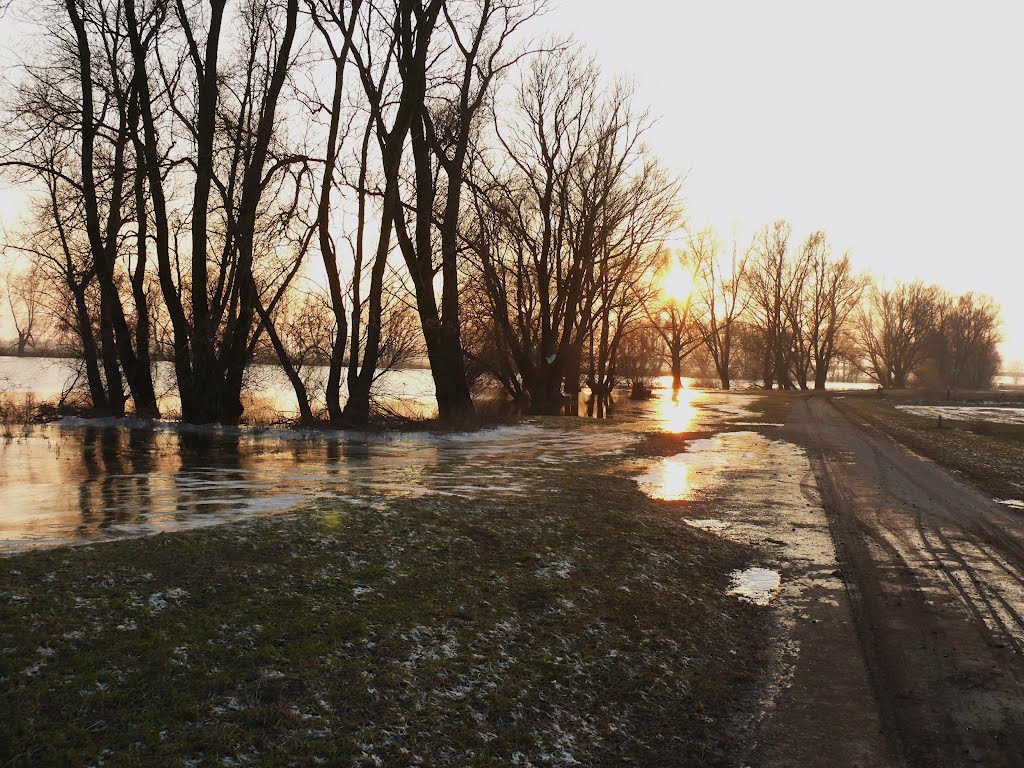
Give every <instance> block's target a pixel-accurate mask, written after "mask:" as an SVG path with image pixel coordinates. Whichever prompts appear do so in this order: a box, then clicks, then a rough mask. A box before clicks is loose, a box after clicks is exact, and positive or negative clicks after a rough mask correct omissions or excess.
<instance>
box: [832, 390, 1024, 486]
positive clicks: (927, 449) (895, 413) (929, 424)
mask: <svg viewBox="0 0 1024 768" xmlns="http://www.w3.org/2000/svg"><path fill="white" fill-rule="evenodd" d="M990 397H991V395H990ZM839 404H840V405H841V407H843V408H845V409H848V411H849V412H851V413H852V414H854V415H855V416H858V417H860V418H862V419H864V420H865V421H867V422H868V423H869V424H872V425H873V426H875V427H876V428H878V429H880V430H882V431H883V432H885V433H886V434H888V435H889V436H890V437H892V438H893V439H895V440H897V441H898V442H900V443H902V444H903V445H906V446H907V447H908V448H910V449H911V450H913V451H916V452H917V453H920V454H921V455H923V456H927V457H928V458H930V459H932V460H933V461H935V462H937V463H939V464H942V465H943V466H945V467H949V468H950V469H954V470H956V471H958V472H961V473H963V474H964V475H965V476H967V477H968V478H970V479H971V480H972V481H974V482H975V483H977V484H978V485H979V486H980V487H981V488H983V489H984V490H985V491H987V492H989V493H991V494H992V495H993V496H995V497H996V498H1000V499H1019V498H1022V496H1024V425H1020V424H995V423H992V422H984V421H954V420H950V419H943V420H942V423H941V426H940V424H939V421H938V419H935V418H929V417H925V416H919V415H916V414H913V413H908V412H907V411H905V410H902V409H900V408H898V407H897V406H899V405H936V404H946V405H949V404H953V405H956V403H947V402H945V401H943V400H936V399H934V398H931V399H929V398H927V397H922V396H921V395H919V394H916V393H912V392H910V393H903V394H900V395H897V396H887V397H885V398H880V397H878V396H877V395H875V394H863V395H861V394H856V395H847V396H845V397H844V398H843V400H841V401H839Z"/></svg>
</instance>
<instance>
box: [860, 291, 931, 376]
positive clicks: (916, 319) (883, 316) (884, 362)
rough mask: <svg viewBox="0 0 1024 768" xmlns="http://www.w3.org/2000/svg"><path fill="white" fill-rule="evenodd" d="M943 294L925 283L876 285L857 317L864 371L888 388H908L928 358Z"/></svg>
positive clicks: (861, 363)
mask: <svg viewBox="0 0 1024 768" xmlns="http://www.w3.org/2000/svg"><path fill="white" fill-rule="evenodd" d="M940 295H941V293H940V291H939V290H938V289H937V288H935V287H934V286H926V285H925V284H924V283H921V282H912V283H898V284H897V285H896V286H895V287H894V288H889V289H882V288H879V287H878V286H872V287H871V288H870V289H869V290H868V291H867V300H866V302H864V304H863V305H862V307H861V309H860V312H859V314H858V316H857V338H858V346H859V351H860V355H861V358H862V359H861V361H860V366H861V369H862V370H863V371H864V372H865V373H867V374H868V375H869V376H871V377H872V378H874V379H875V380H876V381H877V382H878V383H879V384H880V385H881V386H883V387H885V388H887V389H888V388H891V387H895V388H897V389H905V388H906V387H907V385H908V384H909V382H910V381H911V379H912V378H913V377H914V376H915V375H916V374H917V373H918V372H919V371H920V369H921V366H922V364H923V363H924V361H925V360H926V359H927V357H928V354H929V350H928V342H929V340H930V338H931V334H932V333H933V331H934V329H935V325H936V319H937V318H936V312H937V303H938V301H939V298H940Z"/></svg>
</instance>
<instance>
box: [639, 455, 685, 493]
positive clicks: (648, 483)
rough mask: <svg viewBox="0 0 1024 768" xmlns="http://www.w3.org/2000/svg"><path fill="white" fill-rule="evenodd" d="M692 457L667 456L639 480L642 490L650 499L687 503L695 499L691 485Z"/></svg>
mask: <svg viewBox="0 0 1024 768" xmlns="http://www.w3.org/2000/svg"><path fill="white" fill-rule="evenodd" d="M689 459H690V456H689V455H687V454H685V453H680V454H677V455H675V456H666V457H665V458H663V459H661V460H660V461H659V462H658V463H656V464H655V465H654V466H653V467H651V469H650V470H649V471H647V472H646V473H645V474H643V475H641V476H640V477H638V478H637V483H638V484H639V485H640V488H641V489H642V490H643V491H644V492H645V493H646V494H647V495H648V496H650V497H652V498H655V499H663V500H664V501H686V500H688V499H690V498H692V497H693V490H694V488H693V486H692V485H691V483H690V464H689Z"/></svg>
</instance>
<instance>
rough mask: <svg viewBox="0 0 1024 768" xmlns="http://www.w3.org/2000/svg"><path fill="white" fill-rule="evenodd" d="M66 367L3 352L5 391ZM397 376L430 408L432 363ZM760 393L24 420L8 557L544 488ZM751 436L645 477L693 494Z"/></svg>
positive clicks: (7, 526)
mask: <svg viewBox="0 0 1024 768" xmlns="http://www.w3.org/2000/svg"><path fill="white" fill-rule="evenodd" d="M69 365H70V364H69V363H68V362H67V361H59V360H58V361H54V360H45V359H21V360H19V359H16V358H0V391H8V392H11V391H15V392H18V391H21V392H25V391H30V392H32V393H33V394H35V395H36V396H37V397H38V398H39V399H46V398H47V397H53V396H55V395H57V394H59V392H60V391H61V390H62V389H63V388H64V387H65V386H66V379H67V376H68V372H69ZM254 368H255V370H254V371H253V373H252V374H251V376H250V386H251V387H252V388H253V389H252V391H253V393H254V394H258V395H260V396H262V397H264V398H265V399H267V400H268V401H269V402H270V403H271V405H272V407H274V408H277V409H279V410H281V411H285V412H286V411H287V409H288V402H289V401H288V398H289V397H290V396H291V395H290V388H289V387H288V386H287V382H286V381H283V380H281V381H278V380H276V379H275V378H274V377H275V376H278V375H279V372H278V373H275V371H274V370H273V369H270V368H267V367H260V366H256V367H254ZM169 373H170V372H169V371H166V370H165V371H164V374H166V375H164V374H161V377H158V378H160V379H161V380H163V379H166V377H167V376H169ZM389 375H390V376H391V379H390V383H389V384H388V386H389V387H390V389H391V390H392V391H393V392H395V393H396V394H395V402H396V403H405V404H409V403H412V404H413V405H411V406H409V407H408V408H407V410H414V408H415V407H416V403H419V404H420V407H421V409H422V408H423V407H425V405H424V404H425V403H427V402H432V399H431V397H430V392H431V391H432V383H431V381H430V374H429V372H428V371H422V370H414V371H396V372H394V373H393V374H389ZM261 379H262V381H263V384H262V385H260V386H256V383H257V382H259V381H260V380H261ZM275 382H276V383H275ZM665 383H667V380H666V382H665ZM756 399H757V398H756V396H755V395H750V394H736V393H721V392H714V391H705V390H697V389H683V390H681V391H679V392H677V393H675V394H674V396H673V393H672V392H671V390H670V389H666V388H663V387H662V388H657V389H656V397H655V399H653V400H651V401H649V402H644V403H635V404H634V403H629V401H624V402H622V403H619V404H618V406H617V411H616V413H615V417H616V418H615V419H613V420H612V421H610V422H609V421H605V422H593V423H590V424H587V423H583V424H581V423H579V422H574V425H573V427H572V428H571V429H562V428H560V427H559V426H558V425H557V423H551V422H529V421H528V422H525V423H521V424H518V425H515V426H507V427H500V428H497V429H489V430H481V431H479V432H475V433H468V434H441V435H439V434H429V433H422V432H421V433H404V434H403V433H397V434H383V435H382V434H367V433H358V432H340V431H339V432H329V433H323V432H317V433H303V432H299V431H286V430H266V429H263V430H260V429H253V428H241V429H238V428H234V429H227V428H225V429H185V428H179V427H178V426H177V425H174V424H171V423H167V422H157V423H146V422H140V421H132V420H89V419H65V420H64V421H62V422H58V423H56V424H46V425H33V426H28V427H25V428H23V429H22V428H18V429H16V430H13V432H12V434H11V435H10V436H9V437H6V438H0V551H17V550H20V549H24V548H25V547H31V546H46V545H53V544H62V543H75V542H89V541H102V540H106V539H111V538H119V537H125V536H135V535H140V534H146V533H153V532H158V531H166V530H178V529H183V528H190V527H197V526H203V525H210V524H216V523H220V522H226V521H231V520H238V519H244V518H249V517H253V516H259V515H268V514H277V513H281V512H287V511H291V510H295V509H298V508H301V507H303V506H304V505H308V504H309V503H310V502H312V501H314V500H317V499H330V498H345V499H346V500H347V501H348V502H349V503H364V504H371V505H383V504H386V503H387V500H388V499H389V498H394V497H396V496H402V497H410V496H420V495H426V494H450V495H458V496H473V495H477V494H479V495H484V494H486V495H488V496H495V495H507V494H514V495H518V496H522V497H530V496H535V495H536V494H538V493H543V492H544V491H545V488H546V486H547V483H548V477H549V476H550V474H551V470H554V469H558V468H563V467H565V466H567V465H571V464H572V463H573V462H577V461H581V460H582V459H583V458H584V457H591V456H594V455H600V454H609V453H617V452H620V451H623V450H624V449H625V448H626V447H627V446H628V445H630V443H632V442H633V441H636V440H638V439H640V432H641V431H642V430H645V429H651V428H652V426H653V428H655V429H660V430H664V431H667V432H676V433H682V432H693V431H701V430H705V431H714V430H716V429H718V428H719V426H720V425H721V424H722V423H723V422H730V423H734V424H741V423H744V420H749V419H751V418H754V417H756V416H758V414H757V412H756V411H755V410H754V409H753V407H752V405H751V404H752V403H754V402H755V401H756ZM744 434H748V435H749V434H750V433H732V434H722V435H716V436H715V437H713V438H711V439H709V440H705V441H700V440H698V441H695V442H693V443H692V444H691V446H690V450H689V451H688V452H687V453H686V454H684V455H683V456H682V457H671V458H669V459H666V460H665V461H664V463H663V464H662V465H660V466H653V467H650V468H649V475H650V477H648V478H646V479H644V480H642V481H641V485H642V486H644V487H645V488H646V489H647V490H649V492H651V493H652V495H659V494H660V497H661V498H672V499H685V498H690V497H691V495H692V493H693V492H694V491H695V489H697V488H704V489H707V488H709V487H711V486H712V484H713V479H714V478H715V477H716V476H718V475H719V474H720V472H721V470H722V469H724V468H725V467H726V466H727V465H729V464H735V463H736V462H737V461H738V460H740V459H742V458H743V456H744V455H745V453H747V452H748V451H749V445H747V444H746V443H744V440H749V438H744V436H743V435H744ZM659 489H660V490H659ZM709 524H710V523H709Z"/></svg>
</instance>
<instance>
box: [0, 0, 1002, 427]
mask: <svg viewBox="0 0 1024 768" xmlns="http://www.w3.org/2000/svg"><path fill="white" fill-rule="evenodd" d="M16 7H18V6H16ZM542 10H543V2H542V0H272V1H271V2H263V1H261V0H241V1H240V2H229V0H44V2H42V3H36V4H31V5H29V4H23V6H22V7H21V9H20V12H21V13H22V15H23V16H24V17H25V18H26V19H27V20H28V22H29V23H31V24H33V25H34V26H33V29H34V30H35V32H34V33H33V35H32V44H31V45H30V46H28V47H27V50H26V53H25V54H24V56H25V61H24V62H23V63H21V64H20V65H19V66H18V67H17V68H16V71H15V72H14V74H13V75H12V77H11V84H10V85H9V86H8V93H7V94H6V96H7V99H6V102H7V109H6V113H5V118H4V122H3V125H2V127H0V137H2V141H3V144H4V147H3V148H4V159H3V160H2V161H0V167H2V168H3V169H4V172H5V173H6V174H7V177H8V179H9V180H11V181H13V182H17V183H21V184H23V185H24V186H25V188H26V189H30V190H31V191H32V194H31V204H30V212H29V214H28V216H27V218H26V220H25V221H24V222H22V223H21V225H20V226H19V227H18V229H17V230H16V231H14V232H12V233H8V236H7V237H6V238H5V243H4V250H5V254H6V255H7V257H8V260H9V261H10V263H12V264H18V265H20V266H19V267H18V268H17V269H16V270H15V272H16V274H14V275H12V276H9V279H8V281H7V282H8V285H7V290H6V291H5V295H6V296H7V298H8V300H9V306H10V310H11V313H12V315H14V316H15V318H16V324H17V333H18V347H19V351H24V349H25V348H26V347H27V346H28V345H30V344H32V343H33V342H34V340H35V339H36V338H37V337H38V336H39V333H40V332H39V330H38V329H39V327H40V324H41V323H43V322H48V323H49V325H50V326H51V327H52V329H53V330H54V332H55V333H57V334H58V335H59V336H60V337H61V338H63V339H64V340H65V341H66V345H67V346H68V348H70V349H73V351H74V355H75V357H76V358H77V359H79V360H80V364H81V375H82V379H83V381H84V386H85V389H86V391H87V393H88V397H89V400H90V403H91V407H92V410H93V411H94V412H95V413H97V414H112V415H120V414H123V413H125V412H126V410H129V409H130V410H132V411H134V412H135V413H136V414H138V415H140V416H146V417H155V416H158V415H160V406H159V403H158V394H157V392H158V388H157V386H156V383H155V381H154V370H155V362H156V361H158V360H166V361H169V362H170V363H171V365H172V367H173V371H174V377H175V381H176V387H177V391H178V394H179V397H180V403H181V417H182V419H183V420H184V421H187V422H192V423H209V422H220V423H237V422H238V421H239V420H240V419H241V418H242V415H243V410H244V406H243V397H242V393H243V388H244V384H245V379H246V374H247V371H248V370H249V368H250V366H251V364H252V363H253V362H254V361H268V360H273V361H274V362H275V364H277V365H279V366H280V367H281V368H282V369H283V370H284V372H285V374H286V375H287V377H288V379H289V381H290V383H291V385H292V387H293V389H294V391H295V396H296V400H297V402H298V405H299V412H300V419H301V420H302V421H303V422H306V423H312V422H314V421H316V420H318V419H323V420H326V421H328V422H330V423H331V424H333V425H337V426H363V425H366V424H367V423H368V422H369V420H370V418H371V414H372V412H373V408H374V396H375V393H376V388H377V387H378V385H379V381H380V377H381V376H382V374H383V373H384V372H385V371H387V370H390V369H393V368H396V367H401V366H403V365H407V364H409V362H410V361H411V360H412V359H414V358H420V357H422V358H425V360H426V362H427V364H428V365H429V368H430V372H431V375H432V378H433V383H434V388H435V392H436V397H437V406H438V413H439V417H440V419H441V420H442V421H444V422H446V423H449V424H462V423H471V422H472V421H473V420H474V416H475V407H474V402H473V397H472V388H473V386H474V385H475V384H476V383H477V382H483V381H487V382H494V383H497V384H498V385H500V387H501V388H502V389H503V390H504V391H505V392H506V393H507V394H508V395H509V396H510V397H512V398H514V399H516V400H518V401H520V402H522V403H523V405H524V407H526V408H527V409H529V410H531V411H532V412H535V413H561V412H565V411H566V410H568V411H570V412H574V411H575V409H576V407H577V406H576V404H577V403H578V402H579V394H580V391H581V389H582V388H583V387H586V388H588V389H589V390H590V392H591V393H593V398H594V401H595V402H596V403H597V408H598V411H599V412H600V411H602V410H603V409H604V408H605V407H606V406H607V405H608V404H609V403H610V398H611V393H612V391H613V389H614V388H615V387H616V386H617V385H618V383H619V382H621V381H622V380H624V379H626V378H631V377H632V378H636V377H637V376H639V374H640V372H641V369H644V370H646V369H649V368H651V367H652V366H660V365H662V364H663V363H664V362H665V361H666V360H667V362H668V364H669V367H670V368H671V371H672V373H673V376H674V377H675V379H676V380H677V381H678V380H679V379H680V377H681V375H682V370H683V366H684V362H686V363H687V364H688V365H691V366H692V365H694V364H697V363H700V364H701V365H705V366H710V367H712V368H713V369H714V371H715V373H716V376H717V378H718V379H719V381H720V384H721V386H723V387H726V388H728V387H729V386H730V383H731V381H732V380H733V379H734V378H735V377H736V376H737V375H740V376H741V377H743V378H758V379H759V380H760V381H762V382H763V383H764V384H765V385H766V386H779V387H785V388H791V387H801V388H808V387H809V386H814V387H818V388H820V387H823V386H824V382H825V379H826V377H827V376H828V375H829V371H830V370H831V369H832V368H833V366H834V365H835V363H836V361H837V360H840V359H843V360H848V361H851V362H852V364H855V365H859V366H861V367H862V368H863V369H864V370H867V371H868V372H869V373H870V374H871V375H873V376H875V377H876V378H878V380H879V381H880V382H881V383H883V384H884V385H886V386H901V385H904V384H906V383H907V382H908V381H909V380H910V379H912V378H913V377H915V376H920V375H922V373H923V372H924V371H925V370H926V368H927V367H928V366H929V365H931V366H933V367H934V368H935V370H936V371H945V370H957V371H959V374H958V376H959V377H960V379H959V381H958V383H960V384H963V385H968V384H969V383H970V382H975V381H979V382H980V381H982V380H983V379H984V377H985V376H986V372H988V373H987V375H988V376H989V378H990V377H991V372H989V369H991V368H992V365H994V364H996V362H997V361H995V360H994V359H993V358H992V356H993V355H994V344H995V343H996V341H997V338H998V311H997V308H996V307H994V305H992V304H991V302H990V301H988V300H987V299H984V298H982V297H978V296H975V295H973V294H968V295H966V296H963V297H958V298H956V299H953V298H951V297H948V296H945V295H943V294H941V292H939V291H938V290H937V289H932V288H927V287H924V286H920V285H910V286H899V287H897V288H896V289H891V290H881V289H876V288H873V287H868V285H867V283H866V282H865V281H864V280H863V279H862V278H860V277H858V276H856V275H855V274H854V273H853V271H852V269H851V267H850V263H849V259H848V257H846V256H843V257H841V258H833V257H832V254H831V252H830V249H829V245H828V243H827V240H826V238H825V236H824V234H823V233H814V234H813V235H811V236H809V237H808V238H807V239H806V240H805V241H804V242H802V243H801V244H800V245H799V247H791V245H790V236H791V231H790V228H789V226H788V225H787V224H785V222H776V223H774V224H772V225H770V226H768V227H765V228H764V230H762V232H761V233H759V235H758V237H757V238H756V239H755V241H754V243H752V244H751V245H750V247H749V248H747V249H746V250H745V251H744V252H743V253H740V252H739V251H738V250H737V248H736V247H735V246H734V247H733V249H732V253H731V255H730V256H723V255H722V254H719V253H718V250H719V248H720V245H719V243H718V241H717V238H716V237H715V236H714V233H712V232H710V231H706V232H700V233H695V234H693V235H691V236H690V238H689V243H688V247H687V248H686V249H685V252H684V253H683V254H681V255H680V254H668V252H667V249H666V245H665V244H666V241H667V239H668V237H669V236H670V234H671V233H673V232H675V231H677V230H678V228H679V227H680V225H681V222H682V208H681V204H680V196H679V193H680V188H681V182H680V179H679V178H678V177H677V176H676V175H675V174H673V173H671V172H669V171H668V170H667V169H665V168H664V167H663V166H662V164H661V163H660V161H659V160H658V159H657V158H656V157H655V156H654V155H653V154H652V153H651V151H650V149H649V148H648V146H647V144H646V143H645V139H646V136H647V132H648V129H649V127H650V125H651V117H650V115H649V114H648V113H647V112H646V111H645V110H643V109H642V108H640V107H638V106H637V104H636V99H635V96H634V92H633V88H632V86H631V84H630V83H629V81H627V80H624V79H621V78H620V79H615V78H608V77H606V76H605V75H604V74H603V73H602V72H601V70H600V67H599V66H598V65H597V63H596V62H595V61H594V59H593V58H592V57H591V56H590V55H589V54H587V53H586V51H584V50H583V49H581V48H580V47H579V46H578V45H575V44H573V43H571V42H569V41H564V40H553V39H538V38H536V37H535V36H533V37H531V36H530V34H529V33H528V25H529V22H530V21H531V20H533V19H534V18H535V17H536V16H537V15H538V14H540V13H541V12H542ZM53 19H58V20H59V23H53ZM670 259H681V261H682V262H684V267H683V268H685V269H688V270H691V271H692V274H693V286H694V288H693V292H692V295H691V296H690V297H688V298H687V299H686V300H685V301H683V302H679V301H675V302H667V303H666V302H665V301H664V300H663V292H662V291H661V290H660V287H659V282H658V275H659V274H660V272H661V271H663V270H664V269H665V268H666V264H667V263H668V260H670ZM986 322H987V323H989V325H988V326H987V327H983V326H985V323H986ZM318 366H325V367H326V376H323V377H318V376H314V375H313V372H314V371H315V369H316V368H317V367H318ZM752 372H756V376H753V375H750V374H751V373H752Z"/></svg>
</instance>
